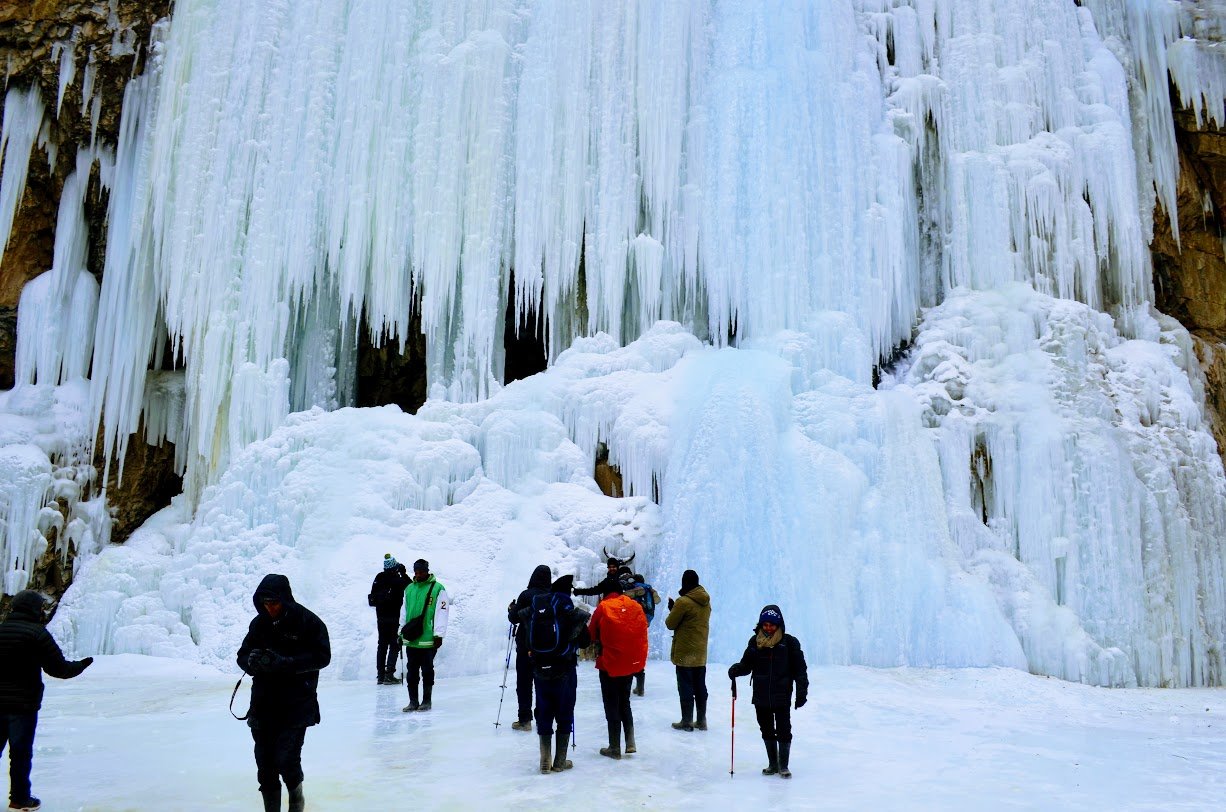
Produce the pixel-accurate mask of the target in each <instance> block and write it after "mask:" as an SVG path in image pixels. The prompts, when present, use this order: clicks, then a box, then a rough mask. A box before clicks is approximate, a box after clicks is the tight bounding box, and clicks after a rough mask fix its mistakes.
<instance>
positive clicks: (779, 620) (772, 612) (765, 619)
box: [758, 608, 783, 626]
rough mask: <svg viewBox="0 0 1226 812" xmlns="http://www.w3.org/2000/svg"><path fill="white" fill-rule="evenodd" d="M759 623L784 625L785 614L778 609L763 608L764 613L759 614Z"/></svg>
mask: <svg viewBox="0 0 1226 812" xmlns="http://www.w3.org/2000/svg"><path fill="white" fill-rule="evenodd" d="M758 623H759V625H760V624H762V623H773V624H774V625H776V626H782V625H783V615H781V614H779V610H778V609H771V608H768V609H763V610H762V614H760V615H758Z"/></svg>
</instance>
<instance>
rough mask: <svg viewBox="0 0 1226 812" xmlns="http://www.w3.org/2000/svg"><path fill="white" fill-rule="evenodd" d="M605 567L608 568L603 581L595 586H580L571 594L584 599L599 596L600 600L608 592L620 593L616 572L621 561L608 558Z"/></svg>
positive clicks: (619, 581) (619, 582)
mask: <svg viewBox="0 0 1226 812" xmlns="http://www.w3.org/2000/svg"><path fill="white" fill-rule="evenodd" d="M633 557H634V556H631V558H633ZM606 566H607V567H608V575H606V576H605V577H604V580H602V581H601V582H600V583H598V584H596V586H586V587H583V586H581V587H578V588H577V589H573V590H571V592H572V593H573V594H575V595H580V596H584V597H590V596H592V595H599V596H600V597H602V598H603V597H604V596H605V595H607V594H609V592H610V591H615V592H620V591H621V580H620V579H619V578H618V577H617V571H618V569H619V568H620V567H621V566H622V562H621V560H620V559H617V558H613V557H612V556H609V561H608V564H607V565H606Z"/></svg>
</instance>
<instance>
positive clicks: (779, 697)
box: [728, 604, 809, 778]
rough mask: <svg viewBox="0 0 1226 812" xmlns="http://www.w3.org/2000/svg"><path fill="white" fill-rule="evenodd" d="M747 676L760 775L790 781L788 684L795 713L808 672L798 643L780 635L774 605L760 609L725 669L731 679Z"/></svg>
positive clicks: (802, 700)
mask: <svg viewBox="0 0 1226 812" xmlns="http://www.w3.org/2000/svg"><path fill="white" fill-rule="evenodd" d="M747 674H752V675H753V678H752V682H753V706H754V709H755V710H756V711H757V714H758V727H759V728H760V729H761V730H762V741H763V742H764V743H765V744H766V758H767V766H766V769H764V770H763V771H762V774H763V775H776V774H778V775H779V776H780V777H782V778H791V777H792V771H791V770H789V769H788V757H789V756H790V755H791V752H792V712H791V709H790V705H791V703H792V683H793V682H794V683H796V708H797V710H799V709H800V708H802V707H804V704H805V702H806V701H807V700H808V698H809V669H808V668H807V667H806V666H805V655H804V652H803V651H801V650H800V641H799V640H797V639H796V638H795V637H793V636H792V635H790V634H785V633H784V625H783V613H782V612H780V611H779V607H778V606H775V605H774V604H770V605H768V606H765V607H763V608H762V613H761V614H760V615H758V625H757V626H755V627H754V636H753V637H751V638H749V645H748V646H746V647H745V653H744V654H743V655H742V656H741V661H740V662H738V663H733V664H732V665H731V666H730V667H729V668H728V677H729V678H730V679H733V680H735V679H736V678H737V677H743V676H746V675H747Z"/></svg>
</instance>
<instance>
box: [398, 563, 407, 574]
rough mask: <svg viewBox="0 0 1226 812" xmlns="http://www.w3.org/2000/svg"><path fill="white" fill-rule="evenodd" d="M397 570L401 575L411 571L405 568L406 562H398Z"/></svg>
mask: <svg viewBox="0 0 1226 812" xmlns="http://www.w3.org/2000/svg"><path fill="white" fill-rule="evenodd" d="M396 571H397V572H399V573H400V574H401V575H408V574H409V571H408V570H406V569H405V568H404V564H397V565H396Z"/></svg>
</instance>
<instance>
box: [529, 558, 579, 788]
mask: <svg viewBox="0 0 1226 812" xmlns="http://www.w3.org/2000/svg"><path fill="white" fill-rule="evenodd" d="M534 576H535V573H534ZM572 581H573V577H572V576H570V575H563V576H562V577H561V578H559V579H558V580H556V581H554V582H553V585H552V586H551V587H550V588H549V591H548V592H544V591H542V592H540V593H538V594H537V595H534V596H533V597H532V599H531V601H530V602H529V604H528V606H527V607H526V608H524V609H523V610H522V611H521V612H520V613H519V620H520V628H522V629H524V630H525V633H526V637H527V645H526V646H525V648H527V650H528V651H529V652H530V661H531V668H532V676H533V681H534V682H535V684H536V733H537V736H539V737H540V745H541V772H542V773H548V772H555V773H560V772H562V771H563V770H569V769H570V768H571V767H572V766H574V765H572V764H571V762H570V761H569V760H568V759H567V758H566V740H567V739H568V738H569V737H570V733H571V731H572V730H573V729H574V724H575V691H576V689H577V687H578V684H579V680H578V675H577V674H576V671H575V669H576V667H577V662H578V660H577V657H576V652H577V651H578V650H579V649H581V648H586V647H587V646H590V645H591V644H592V639H591V637H590V636H589V635H588V630H587V620H588V618H587V613H586V612H585V611H583V609H581V608H580V607H576V606H575V605H574V604H573V603H572V602H571V599H570V590H571V584H572ZM555 723H556V724H557V736H556V752H555V754H554V756H553V759H552V761H551V760H550V756H549V747H550V744H552V743H555V739H554V724H555ZM524 729H526V728H524Z"/></svg>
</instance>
